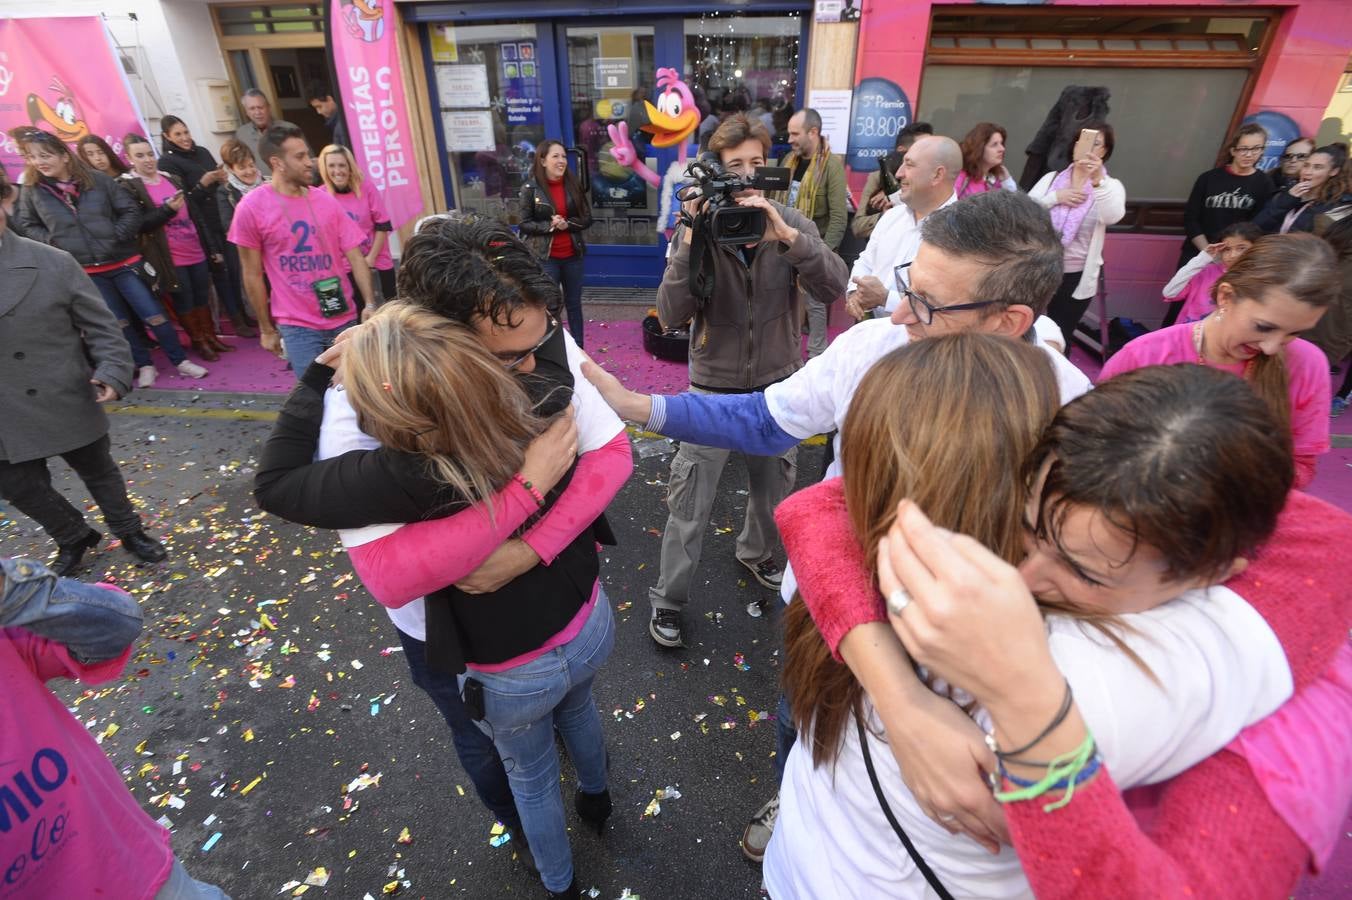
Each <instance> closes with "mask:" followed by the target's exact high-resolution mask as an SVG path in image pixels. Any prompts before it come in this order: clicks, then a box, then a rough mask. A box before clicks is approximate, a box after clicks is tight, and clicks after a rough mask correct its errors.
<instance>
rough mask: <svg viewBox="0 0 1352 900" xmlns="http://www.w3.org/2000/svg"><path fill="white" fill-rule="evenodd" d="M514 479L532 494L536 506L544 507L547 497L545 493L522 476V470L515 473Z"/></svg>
mask: <svg viewBox="0 0 1352 900" xmlns="http://www.w3.org/2000/svg"><path fill="white" fill-rule="evenodd" d="M512 480H513V481H515V482H516V483H517V484H519V485H521V486H522V487H523V488H525V489H526V492H527V493H528V494H530V495H531V498H532V499H533V500H534V501H535V505H536V506H538V507H540V508H541V509H543V508H544V505H545V498H544V495H543V494H541V493H540V490H539V488H537V487H536V486H535V485H533V484H531V483H530V482H529V481H527V480H526V479H524V478H522V477H521V473H520V472H517V473H516V474H515V475H513V476H512Z"/></svg>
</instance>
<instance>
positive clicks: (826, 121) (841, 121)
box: [807, 91, 854, 153]
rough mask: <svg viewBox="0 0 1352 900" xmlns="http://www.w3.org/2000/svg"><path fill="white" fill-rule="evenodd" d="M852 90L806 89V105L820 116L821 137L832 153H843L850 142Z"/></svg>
mask: <svg viewBox="0 0 1352 900" xmlns="http://www.w3.org/2000/svg"><path fill="white" fill-rule="evenodd" d="M853 99H854V92H853V91H808V92H807V105H808V106H809V107H810V108H811V109H815V110H816V111H817V115H819V116H821V117H822V137H824V138H826V140H827V142H829V143H830V145H831V152H832V153H844V152H845V149H846V147H848V146H849V143H850V107H851V102H852V101H853Z"/></svg>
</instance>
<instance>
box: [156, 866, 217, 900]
mask: <svg viewBox="0 0 1352 900" xmlns="http://www.w3.org/2000/svg"><path fill="white" fill-rule="evenodd" d="M155 900H230V895H229V894H227V893H226V892H225V891H223V890H221V889H220V888H218V887H216V885H214V884H207V883H206V882H205V881H198V880H197V879H196V878H193V877H192V876H191V875H189V874H188V870H187V869H185V868H183V863H181V862H179V861H178V860H177V859H175V860H174V867H173V868H172V869H170V870H169V880H168V881H166V882H165V883H164V884H162V885H161V886H160V889H159V891H158V892H157V893H156V894H155Z"/></svg>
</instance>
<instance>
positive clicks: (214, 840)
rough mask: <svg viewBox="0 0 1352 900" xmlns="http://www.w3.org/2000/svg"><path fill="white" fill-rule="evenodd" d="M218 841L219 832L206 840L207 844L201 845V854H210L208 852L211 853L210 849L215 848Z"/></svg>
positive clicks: (219, 837)
mask: <svg viewBox="0 0 1352 900" xmlns="http://www.w3.org/2000/svg"><path fill="white" fill-rule="evenodd" d="M220 839H221V833H220V832H219V831H218V832H216V833H215V834H213V835H212V836H211V837H209V838H207V842H206V843H205V844H203V845H202V852H203V853H210V852H211V848H212V847H215V846H216V843H217V842H218V841H219V840H220Z"/></svg>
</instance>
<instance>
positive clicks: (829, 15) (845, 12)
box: [813, 0, 859, 22]
mask: <svg viewBox="0 0 1352 900" xmlns="http://www.w3.org/2000/svg"><path fill="white" fill-rule="evenodd" d="M813 18H815V19H816V20H817V21H818V22H853V21H855V20H856V19H858V18H859V5H858V4H857V3H855V2H854V0H817V2H816V4H815V5H814V8H813Z"/></svg>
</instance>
